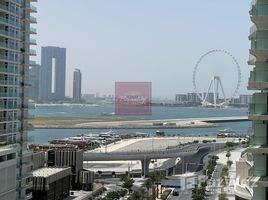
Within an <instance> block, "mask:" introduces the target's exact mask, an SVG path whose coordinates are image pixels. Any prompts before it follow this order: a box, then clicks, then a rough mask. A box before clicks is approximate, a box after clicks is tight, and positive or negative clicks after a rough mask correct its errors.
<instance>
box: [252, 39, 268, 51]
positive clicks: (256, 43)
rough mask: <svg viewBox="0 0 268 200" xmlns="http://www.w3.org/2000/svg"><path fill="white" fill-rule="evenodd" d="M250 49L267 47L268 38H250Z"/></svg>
mask: <svg viewBox="0 0 268 200" xmlns="http://www.w3.org/2000/svg"><path fill="white" fill-rule="evenodd" d="M251 49H268V39H262V38H257V39H256V40H252V41H251Z"/></svg>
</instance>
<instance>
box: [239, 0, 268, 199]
mask: <svg viewBox="0 0 268 200" xmlns="http://www.w3.org/2000/svg"><path fill="white" fill-rule="evenodd" d="M251 5H252V6H251V10H250V15H251V17H250V18H251V21H252V22H253V23H254V25H253V26H252V27H251V28H250V35H249V39H250V40H251V49H250V59H249V62H248V63H249V64H250V65H255V67H254V68H253V71H251V72H250V78H249V82H248V89H249V90H258V91H259V92H256V93H254V94H253V97H252V103H251V104H250V106H249V116H248V118H249V119H250V120H252V129H253V134H252V135H251V137H250V146H249V148H248V155H247V162H246V165H244V166H248V167H249V171H248V178H247V179H246V180H243V181H240V182H241V183H242V184H240V185H239V189H237V190H235V191H236V196H237V197H239V198H237V199H254V200H266V199H268V109H267V108H268V91H267V88H268V62H267V61H268V0H254V1H252V4H251ZM249 158H251V159H249ZM237 173H239V171H238V172H237ZM245 183H248V186H247V185H246V186H245ZM241 186H242V187H244V190H243V188H242V187H241ZM237 188H238V187H237ZM241 188H242V189H241Z"/></svg>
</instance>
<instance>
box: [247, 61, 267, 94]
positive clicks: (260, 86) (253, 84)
mask: <svg viewBox="0 0 268 200" xmlns="http://www.w3.org/2000/svg"><path fill="white" fill-rule="evenodd" d="M256 66H257V67H255V68H254V69H253V71H251V72H250V77H249V80H248V89H249V90H266V89H268V66H265V65H263V66H259V64H257V65H256Z"/></svg>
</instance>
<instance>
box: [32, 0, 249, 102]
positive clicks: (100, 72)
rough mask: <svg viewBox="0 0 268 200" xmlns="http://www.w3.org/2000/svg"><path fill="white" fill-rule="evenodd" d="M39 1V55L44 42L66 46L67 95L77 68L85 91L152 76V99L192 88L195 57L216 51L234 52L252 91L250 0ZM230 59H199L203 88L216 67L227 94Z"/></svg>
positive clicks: (110, 91)
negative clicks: (250, 82) (250, 80)
mask: <svg viewBox="0 0 268 200" xmlns="http://www.w3.org/2000/svg"><path fill="white" fill-rule="evenodd" d="M74 2H75V3H74ZM35 5H36V6H37V8H38V13H37V14H36V17H37V20H38V24H37V25H36V26H35V27H36V28H37V31H38V35H37V36H36V39H37V42H38V45H37V47H36V48H37V53H38V56H37V58H36V59H37V61H38V62H39V60H40V48H41V46H60V47H66V48H67V74H66V76H67V77H66V83H67V87H66V93H67V95H72V74H73V70H74V69H75V68H79V69H80V70H81V71H82V76H83V77H82V79H83V81H82V85H83V89H82V92H83V93H96V92H99V93H100V94H113V92H114V82H115V81H152V85H153V96H154V97H163V98H164V97H168V98H173V97H174V96H175V94H176V93H186V92H191V91H193V86H192V73H193V69H194V66H195V63H196V62H197V60H198V59H199V57H200V56H201V55H202V54H204V53H205V52H207V51H209V50H212V49H225V50H227V51H229V52H231V53H232V54H233V55H234V56H235V57H236V59H237V60H238V62H239V64H240V67H241V72H242V84H241V89H240V93H248V91H247V89H246V86H247V80H248V76H249V71H250V68H251V67H249V66H248V65H247V59H248V49H249V46H250V42H249V41H248V33H249V27H250V26H251V22H250V19H249V13H248V11H249V8H250V1H245V0H235V1H233V0H224V1H222V0H202V1H197V0H187V1H180V0H165V1H164V0H75V1H73V0H64V1H62V0H41V1H39V2H38V3H35ZM228 59H229V58H228V57H226V56H224V55H223V56H219V55H218V56H211V57H208V58H207V60H206V62H204V63H203V64H202V65H206V66H202V65H200V68H199V70H198V73H199V74H198V80H199V81H200V83H201V82H202V83H203V86H202V88H201V85H202V84H200V90H205V89H206V87H207V86H208V84H209V79H210V78H211V76H212V74H214V73H216V74H220V76H222V82H223V85H224V89H225V90H226V93H227V94H228V93H231V92H232V91H233V90H234V88H235V85H236V82H237V80H236V78H235V76H234V74H235V73H236V68H235V65H233V64H232V62H230V61H228ZM223 63H225V64H224V65H223ZM228 63H229V64H228ZM220 64H221V65H222V66H221V65H220ZM215 65H217V67H218V68H219V70H218V71H217V70H216V69H214V66H215ZM227 65H228V66H227ZM225 66H226V67H225ZM206 67H208V68H209V67H210V69H206ZM226 77H227V78H226ZM228 78H229V79H228Z"/></svg>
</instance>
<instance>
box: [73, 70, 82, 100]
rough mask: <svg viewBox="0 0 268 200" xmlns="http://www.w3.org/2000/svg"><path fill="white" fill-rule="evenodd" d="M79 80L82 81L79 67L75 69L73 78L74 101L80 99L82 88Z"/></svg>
mask: <svg viewBox="0 0 268 200" xmlns="http://www.w3.org/2000/svg"><path fill="white" fill-rule="evenodd" d="M81 81H82V74H81V72H80V70H79V69H75V71H74V79H73V100H74V101H75V102H80V101H81V89H82V88H81Z"/></svg>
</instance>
